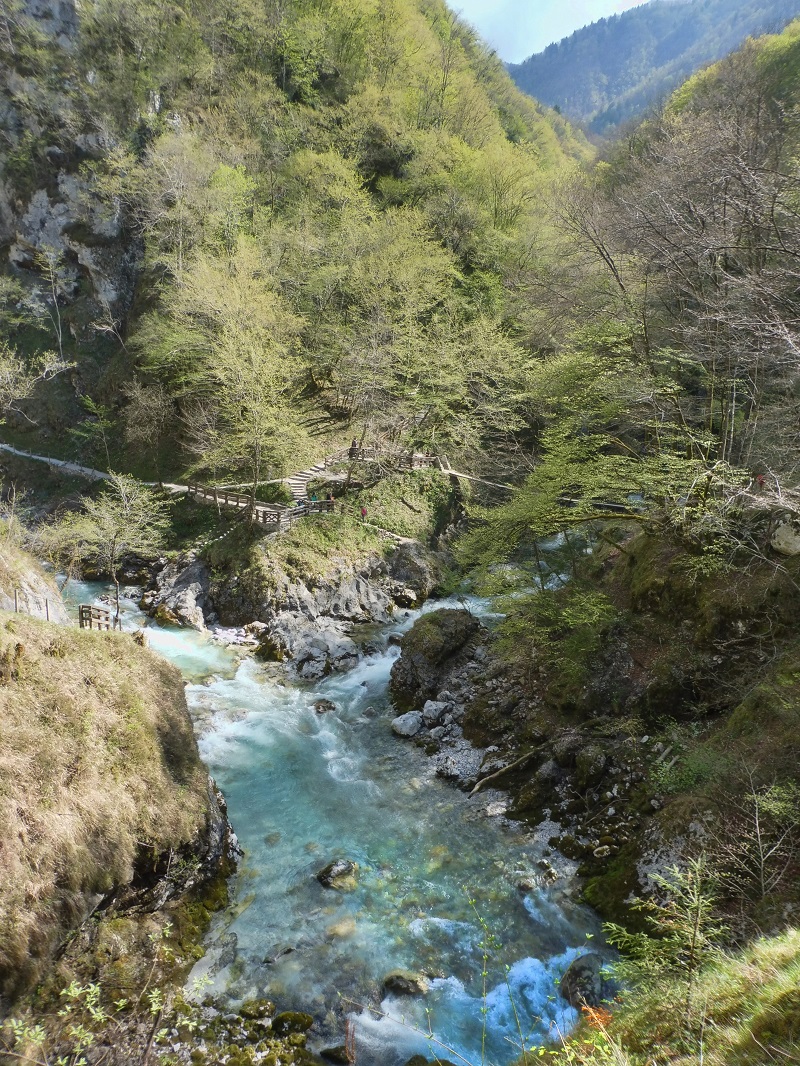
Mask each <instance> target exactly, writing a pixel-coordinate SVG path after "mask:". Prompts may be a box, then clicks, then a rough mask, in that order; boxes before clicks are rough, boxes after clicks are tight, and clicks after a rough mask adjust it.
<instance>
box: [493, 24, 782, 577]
mask: <svg viewBox="0 0 800 1066" xmlns="http://www.w3.org/2000/svg"><path fill="white" fill-rule="evenodd" d="M798 58H800V23H797V22H795V23H793V24H792V25H791V26H790V27H788V28H787V30H786V31H785V32H784V33H783V34H782V35H780V36H778V37H773V38H769V37H767V38H764V39H762V40H761V41H759V42H756V43H750V44H748V45H747V46H746V47H745V48H744V49H742V50H741V51H739V52H737V53H735V54H733V55H732V56H730V57H729V58H727V59H725V60H724V61H722V62H721V63H720V64H719V65H718V66H716V67H714V68H712V69H711V70H709V71H707V72H704V73H703V74H700V75H697V76H696V78H695V79H694V80H693V81H691V82H689V83H688V84H687V85H686V86H685V87H684V88H683V89H682V90H681V92H680V93H678V94H677V95H676V96H675V97H674V98H673V100H672V101H671V103H670V105H669V106H668V107H667V108H666V110H665V111H664V112H663V114H661V115H660V116H659V117H658V118H657V119H653V120H652V121H650V122H648V123H645V124H644V125H643V126H641V127H640V128H639V129H638V130H637V131H636V132H635V133H634V134H633V135H632V136H631V137H629V138H628V139H626V140H624V141H621V142H619V143H618V144H617V145H615V147H614V148H613V149H612V150H611V152H610V154H609V156H608V158H607V159H606V160H604V161H601V162H599V163H598V164H597V166H596V167H595V168H594V170H593V171H592V173H591V174H590V175H589V176H588V177H587V178H584V177H579V178H576V179H568V180H566V181H565V182H564V184H563V185H562V187H561V190H560V193H559V195H558V196H557V198H556V203H555V205H554V213H555V220H556V222H555V233H554V234H553V235H551V238H550V244H549V247H548V250H547V254H546V255H544V254H543V256H542V259H541V260H540V267H541V270H540V272H539V273H536V272H533V273H531V274H530V275H529V276H528V286H529V287H528V289H527V297H528V299H529V300H530V302H531V304H533V303H534V302H535V303H537V304H538V306H539V308H540V310H541V312H542V313H545V311H544V309H545V308H547V311H546V314H547V318H548V321H549V323H550V326H551V330H552V334H551V335H552V341H553V350H552V351H551V352H550V353H548V354H544V353H543V356H542V361H541V362H540V363H539V365H538V367H537V369H536V371H535V373H534V374H533V375H532V377H531V382H530V391H529V393H528V396H529V400H530V402H531V403H532V404H533V405H534V407H535V409H536V410H537V411H538V413H539V418H540V420H541V421H540V425H541V426H542V427H543V429H542V436H541V438H540V445H541V449H542V450H541V460H540V463H539V465H538V468H537V470H536V471H535V473H534V474H532V475H531V477H530V478H529V481H528V488H527V489H526V490H525V491H524V492H523V493H522V494H521V495H520V496H519V497H518V498H517V499H515V501H514V502H513V503H511V504H509V505H508V506H507V507H505V508H500V509H499V510H496V511H494V512H492V513H491V515H490V518H489V525H488V527H487V529H486V530H484V531H482V532H478V533H476V534H475V541H476V543H479V544H481V545H482V550H483V551H484V552H485V558H486V559H489V558H491V559H496V557H497V552H498V548H499V546H500V545H505V550H506V553H507V554H510V555H511V556H513V553H514V552H515V551H516V550H517V549H518V548H519V546H520V545H521V544H522V543H524V542H526V541H527V540H529V539H530V536H531V533H532V532H533V533H534V535H538V536H541V535H544V534H549V533H552V532H553V531H554V530H555V529H557V528H561V529H564V528H569V527H570V526H571V525H574V524H579V523H580V522H581V521H585V520H586V518H587V517H589V516H591V515H602V514H603V513H604V512H605V513H606V517H608V513H607V512H608V511H609V507H607V506H606V503H607V502H610V503H611V504H612V505H613V506H612V507H611V508H610V509H611V510H612V511H613V510H614V509H615V508H619V507H620V506H623V507H624V506H626V501H627V507H628V510H629V511H630V512H631V513H630V515H629V517H630V518H633V519H636V518H637V512H638V515H639V519H640V520H642V521H651V520H652V519H653V518H654V517H655V516H658V520H659V521H661V522H663V523H664V525H665V528H669V529H671V530H672V534H671V535H677V536H678V537H679V538H683V539H684V540H685V541H686V542H687V543H690V544H691V545H693V550H695V551H697V552H698V553H699V554H700V555H701V556H705V558H706V561H707V562H708V560H709V558H712V557H717V556H719V555H720V554H721V555H723V556H724V555H726V553H730V555H729V558H730V559H732V558H733V557H734V556H735V555H736V553H737V552H738V551H739V550H741V549H743V548H744V549H746V550H748V551H751V552H753V553H755V554H756V555H760V554H761V553H762V545H763V543H764V537H765V535H766V536H768V534H769V529H770V525H771V523H774V521H775V515H776V514H777V513H778V512H780V511H781V510H783V511H785V512H796V511H797V506H798V497H797V488H796V487H797V474H798V468H797V456H798V451H797V425H798V413H799V412H798V397H797V384H798V377H797V374H798V360H797V351H798V348H797V324H798V313H799V312H800V307H799V306H798V303H797V286H796V278H797V256H798V249H800V231H798V218H797V211H796V198H797V192H798V178H799V177H800V173H799V172H798V154H797V152H798V126H797V119H796V110H795V106H794V104H795V100H796V94H797V80H796V72H797V69H798ZM556 249H558V252H557V253H556ZM542 250H543V252H544V246H542ZM576 396H580V398H581V402H580V404H576V403H575V397H576ZM565 495H568V496H569V497H570V508H569V509H568V510H565V509H564V506H563V504H564V496H565ZM637 501H638V502H637ZM645 501H648V502H645ZM648 513H649V517H648ZM718 561H719V559H718Z"/></svg>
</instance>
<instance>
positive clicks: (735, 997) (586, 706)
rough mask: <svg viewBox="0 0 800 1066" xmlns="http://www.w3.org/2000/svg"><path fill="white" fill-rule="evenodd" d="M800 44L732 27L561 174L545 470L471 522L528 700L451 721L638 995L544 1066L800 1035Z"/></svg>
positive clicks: (538, 404) (534, 400) (743, 1045)
mask: <svg viewBox="0 0 800 1066" xmlns="http://www.w3.org/2000/svg"><path fill="white" fill-rule="evenodd" d="M799 64H800V23H798V22H794V23H792V24H791V25H790V26H789V27H787V28H786V30H785V31H784V32H783V33H782V34H780V35H778V36H773V37H765V38H762V39H759V40H758V41H755V42H748V43H747V44H746V45H745V46H744V47H743V48H742V49H741V50H740V51H738V52H737V53H734V54H733V55H731V56H729V57H727V58H726V59H725V60H723V61H721V62H720V63H719V64H717V65H716V66H714V67H712V68H710V69H709V70H707V71H704V72H702V73H700V74H698V75H696V76H695V77H694V78H693V79H691V80H690V81H689V82H688V83H687V84H686V85H685V86H683V87H682V88H681V90H679V91H678V92H677V93H676V94H675V96H674V97H673V98H672V99H671V100H670V101H669V103H668V105H667V107H666V108H665V109H664V111H663V113H661V114H660V115H659V116H657V117H656V118H654V119H652V120H651V121H649V122H646V123H644V124H643V125H641V126H640V127H639V128H638V129H637V130H635V131H634V132H633V133H632V134H631V135H630V136H629V137H627V138H625V139H624V140H621V141H619V142H618V143H616V144H615V145H614V146H613V147H612V148H610V149H609V151H608V153H607V156H606V158H605V159H603V160H602V161H600V162H599V163H598V164H597V165H596V166H595V167H594V168H592V170H591V171H590V173H588V174H587V175H585V176H582V177H580V178H577V179H575V180H573V181H568V182H565V183H564V184H563V186H562V187H561V190H560V194H559V196H558V198H557V199H556V200H555V201H554V204H553V218H554V223H553V232H552V235H551V241H552V243H551V244H550V246H549V248H548V254H547V255H542V257H541V258H540V260H539V271H538V273H537V274H536V275H535V276H534V273H533V272H532V273H531V274H530V275H529V276H528V279H527V284H528V286H529V287H528V288H527V295H528V298H529V299H530V300H531V302H534V301H535V302H536V303H537V304H538V307H539V309H540V313H541V314H542V315H543V316H546V318H547V321H548V323H549V326H550V330H551V333H550V336H551V345H552V346H551V349H550V350H549V351H544V350H541V351H540V357H539V360H538V362H537V366H536V368H535V370H534V371H533V373H532V375H531V379H530V382H531V384H530V391H529V393H528V398H529V402H530V403H531V405H532V408H533V410H535V411H536V413H537V415H538V425H539V426H540V430H541V432H540V436H539V439H538V449H539V450H538V452H537V456H538V459H539V462H538V465H537V467H536V469H535V471H534V472H533V473H532V474H531V475H530V477H529V478H528V480H527V483H526V485H525V487H524V488H523V489H522V490H521V491H520V492H518V493H517V494H515V496H514V497H513V499H512V500H511V501H510V502H509V503H508V504H506V505H503V506H501V507H497V508H494V509H492V510H488V511H485V512H483V513H481V512H478V511H474V512H473V518H474V520H475V525H474V527H473V530H472V532H471V533H470V534H468V536H467V537H466V538H465V539H464V540H463V541H462V542H461V544H460V551H461V555H462V560H463V561H464V562H465V563H467V564H473V565H475V564H478V567H479V572H480V571H481V570H482V572H483V577H484V582H485V587H486V588H488V589H489V590H492V591H494V592H495V594H497V595H499V602H500V604H501V609H502V610H503V612H504V615H505V617H504V620H503V621H502V622H501V624H500V626H499V640H498V643H497V645H496V652H497V653H498V654H499V655H500V656H501V657H502V658H504V660H505V662H506V671H507V673H506V679H505V680H504V683H503V685H502V686H501V687H502V690H503V691H509V690H510V691H513V690H514V686H515V685H516V686H519V687H518V689H517V692H519V691H522V692H523V693H524V696H523V698H522V700H520V702H519V703H517V704H516V706H514V705H513V704H514V703H516V700H514V701H511V703H512V706H510V707H508V708H505V709H504V708H503V706H502V705H496V706H493V705H492V701H491V700H488V701H487V700H486V698H484V699H483V701H482V702H481V701H480V700H478V701H477V703H476V705H475V706H474V707H473V708H472V710H471V711H470V712H468V714H467V718H466V721H467V724H468V725H470V724H471V728H472V729H473V731H474V735H475V736H476V737H477V738H478V739H479V742H480V743H482V744H487V743H493V744H494V743H496V744H499V745H501V748H502V747H503V746H504V745H505V758H506V760H507V762H508V767H509V770H513V773H511V772H509V773H507V774H506V775H505V782H506V784H507V785H509V786H510V787H511V788H512V791H513V792H514V795H515V807H514V808H513V809H514V811H515V812H516V813H519V814H520V815H524V816H526V817H529V818H531V819H532V820H533V821H534V822H537V821H538V820H539V819H541V818H542V817H543V816H544V815H545V813H549V815H550V817H555V818H557V819H558V821H559V823H560V831H559V836H558V837H557V838H555V839H554V840H553V841H552V843H558V845H559V846H560V847H562V848H563V849H564V851H565V853H566V854H569V855H571V856H574V857H575V858H577V859H578V860H579V861H580V864H581V865H580V868H579V872H580V873H581V874H583V875H584V876H585V877H587V878H588V880H587V883H586V897H587V899H588V900H589V901H590V902H591V903H592V904H593V905H594V906H596V907H598V908H600V909H601V911H602V912H603V913H604V914H605V915H607V916H609V917H612V918H614V919H615V920H617V921H622V922H623V923H625V924H626V925H627V926H628V928H627V930H625V929H621V928H616V929H615V930H613V931H612V936H613V939H614V942H615V943H616V944H618V945H619V946H620V947H621V948H622V949H623V950H624V952H625V954H626V960H625V968H624V969H623V973H624V974H625V975H626V977H627V979H628V980H629V981H630V982H631V984H632V987H631V989H630V991H629V992H628V993H627V994H626V995H625V996H624V999H623V1003H622V1006H621V1007H619V1008H616V1007H614V1008H612V1010H611V1011H610V1012H606V1011H605V1009H604V1010H602V1011H600V1013H599V1014H597V1015H595V1014H592V1013H590V1014H589V1015H588V1018H587V1022H588V1024H587V1026H586V1029H585V1032H584V1034H583V1036H582V1038H581V1041H580V1042H576V1043H575V1044H572V1045H570V1047H569V1049H568V1050H566V1051H563V1052H561V1053H560V1055H559V1054H556V1055H554V1058H555V1060H556V1061H561V1062H577V1063H586V1064H596V1063H600V1062H615V1063H619V1064H636V1066H643V1064H645V1063H653V1062H657V1063H661V1062H681V1063H685V1064H687V1066H689V1064H692V1066H695V1064H697V1063H701V1062H706V1063H709V1062H712V1063H715V1064H718V1066H723V1064H724V1066H730V1064H732V1063H735V1064H750V1066H762V1064H763V1063H764V1062H774V1061H781V1060H786V1061H790V1059H791V1057H792V1056H793V1055H794V1054H795V1051H796V1048H797V1040H798V1034H800V1012H799V1010H798V1007H799V1005H800V1001H798V995H797V934H796V927H797V916H798V908H800V897H799V896H798V872H799V871H800V780H798V771H797V767H798V760H799V759H800V748H798V739H797V738H798V736H800V732H799V731H798V730H799V727H800V694H799V690H798V680H799V679H800V672H798V662H800V644H799V643H798V638H797V623H798V602H799V601H798V578H799V577H800V573H799V571H798V566H800V495H799V494H798V471H800V447H799V446H798V445H799V444H800V441H799V440H798V432H797V427H798V382H799V381H800V361H799V360H798V343H797V342H798V332H797V331H798V321H799V320H800V316H799V312H800V306H799V305H798V298H797V285H796V277H797V259H798V255H800V228H799V227H798V217H797V210H796V204H797V193H798V174H799V173H800V171H799V169H798V149H797V145H798V140H797V135H798V124H797V106H796V105H797V101H798V96H799V95H800V79H799V78H798V71H799V70H800V65H799ZM556 248H558V249H560V254H559V255H556V254H555V249H556ZM532 417H533V415H532ZM556 534H560V537H561V540H560V541H555V540H554V537H555V535H556ZM559 543H560V545H561V547H560V556H559V555H554V554H553V552H554V544H559ZM587 548H588V549H589V550H588V551H587ZM500 564H503V565H500ZM517 699H519V696H517ZM551 738H555V739H554V740H553V739H551ZM570 745H572V750H570ZM519 758H522V759H523V763H522V766H521V767H520V765H519V764H518V763H516V759H519ZM537 759H538V760H540V765H539V766H538V768H537V762H536V760H537ZM542 759H544V760H545V761H544V762H543V763H541V760H542ZM587 767H589V768H590V770H591V773H589V772H588V771H587ZM514 775H517V776H516V780H515V776H514ZM642 896H644V897H647V898H648V902H646V903H644V904H643V905H642V904H640V905H639V906H636V904H635V901H636V899H637V897H639V898H641V897H642ZM632 902H633V903H634V906H633V909H632V910H631V909H629V908H630V905H631V903H632ZM631 925H633V926H634V927H635V932H631ZM768 934H769V935H771V936H772V937H774V938H772V939H770V938H768V936H767V935H768ZM665 1003H668V1004H675V1005H676V1008H675V1010H674V1011H672V1010H670V1011H669V1012H667V1011H665V1010H664V1004H665ZM677 1005H679V1006H677ZM584 1037H585V1042H584V1039H583V1038H584Z"/></svg>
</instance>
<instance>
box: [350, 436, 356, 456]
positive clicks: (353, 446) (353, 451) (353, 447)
mask: <svg viewBox="0 0 800 1066" xmlns="http://www.w3.org/2000/svg"><path fill="white" fill-rule="evenodd" d="M349 455H350V458H351V459H355V458H356V457H357V455H358V441H357V440H356V438H355V437H353V440H352V442H351V444H350V452H349Z"/></svg>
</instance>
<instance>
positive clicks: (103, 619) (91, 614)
mask: <svg viewBox="0 0 800 1066" xmlns="http://www.w3.org/2000/svg"><path fill="white" fill-rule="evenodd" d="M78 624H79V625H80V627H81V629H114V628H116V619H113V620H112V618H111V611H110V610H109V609H108V608H107V607H97V606H95V604H93V603H82V604H81V605H80V606H79V607H78Z"/></svg>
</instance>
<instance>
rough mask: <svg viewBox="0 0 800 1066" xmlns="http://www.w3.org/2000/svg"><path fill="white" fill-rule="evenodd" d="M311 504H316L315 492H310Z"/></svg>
mask: <svg viewBox="0 0 800 1066" xmlns="http://www.w3.org/2000/svg"><path fill="white" fill-rule="evenodd" d="M311 502H312V503H316V502H317V494H316V492H312V493H311Z"/></svg>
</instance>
